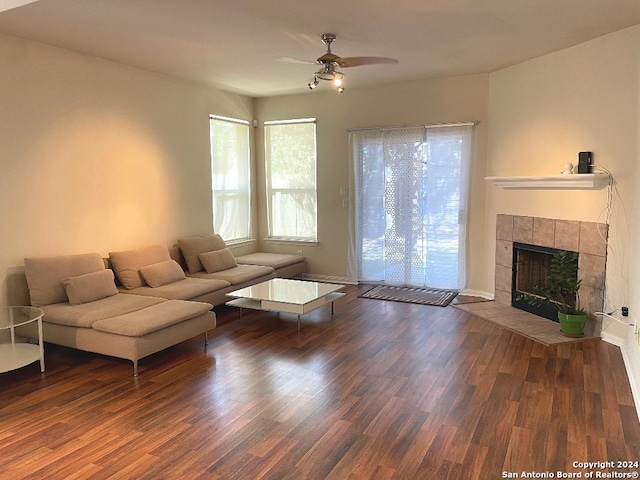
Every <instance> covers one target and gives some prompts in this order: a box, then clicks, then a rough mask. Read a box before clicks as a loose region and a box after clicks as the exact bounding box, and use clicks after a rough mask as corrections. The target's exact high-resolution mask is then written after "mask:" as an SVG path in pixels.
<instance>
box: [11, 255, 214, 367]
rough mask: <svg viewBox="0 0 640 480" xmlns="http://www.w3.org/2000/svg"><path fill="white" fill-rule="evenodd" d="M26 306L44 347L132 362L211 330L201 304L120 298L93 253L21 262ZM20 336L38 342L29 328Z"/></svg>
mask: <svg viewBox="0 0 640 480" xmlns="http://www.w3.org/2000/svg"><path fill="white" fill-rule="evenodd" d="M25 275H26V280H27V285H28V287H29V295H30V300H31V305H33V306H35V307H38V308H40V309H42V310H43V311H44V317H43V324H42V328H43V337H44V340H45V342H49V343H54V344H57V345H63V346H66V347H70V348H76V349H79V350H84V351H88V352H93V353H98V354H103V355H110V356H113V357H117V358H123V359H126V360H131V361H132V362H133V369H134V376H137V375H138V360H140V359H141V358H144V357H146V356H148V355H151V354H153V353H156V352H159V351H160V350H163V349H165V348H168V347H170V346H173V345H176V344H178V343H181V342H183V341H185V340H188V339H190V338H193V337H194V336H196V335H199V334H205V342H206V333H207V331H209V330H211V329H213V328H215V326H216V317H215V314H214V313H213V312H212V311H211V309H212V305H211V304H209V303H205V302H194V301H185V300H169V299H166V298H160V297H151V296H141V295H124V294H122V293H120V292H119V291H118V289H117V287H116V284H115V281H114V275H113V272H112V271H111V270H109V269H107V268H105V264H104V261H103V259H102V257H101V256H100V255H99V254H97V253H87V254H79V255H66V256H58V257H32V258H26V259H25ZM19 333H20V334H21V335H24V336H26V337H27V338H34V339H35V338H38V337H37V331H36V330H35V327H34V326H32V325H27V326H25V327H22V328H21V330H20V332H19Z"/></svg>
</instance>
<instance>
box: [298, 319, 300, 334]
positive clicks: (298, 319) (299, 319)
mask: <svg viewBox="0 0 640 480" xmlns="http://www.w3.org/2000/svg"><path fill="white" fill-rule="evenodd" d="M298 333H300V315H298Z"/></svg>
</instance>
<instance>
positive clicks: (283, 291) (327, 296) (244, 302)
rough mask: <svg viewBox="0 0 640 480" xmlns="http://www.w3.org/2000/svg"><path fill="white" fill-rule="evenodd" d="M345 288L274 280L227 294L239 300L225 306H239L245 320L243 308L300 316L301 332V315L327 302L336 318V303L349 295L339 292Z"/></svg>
mask: <svg viewBox="0 0 640 480" xmlns="http://www.w3.org/2000/svg"><path fill="white" fill-rule="evenodd" d="M342 288H344V285H338V284H333V283H319V282H309V281H305V280H292V279H289V278H273V279H271V280H267V281H266V282H262V283H258V284H256V285H252V286H250V287H246V288H241V289H240V290H235V291H233V292H229V293H227V296H229V297H234V298H235V299H234V300H230V301H228V302H226V304H225V305H230V306H232V307H239V308H240V319H241V320H242V309H243V308H250V309H252V310H265V311H271V312H278V313H293V314H296V315H297V316H298V332H299V331H300V317H301V315H304V314H305V313H307V312H310V311H311V310H315V309H316V308H318V307H321V306H322V305H326V304H327V303H330V304H331V315H333V302H334V301H335V300H337V299H338V298H340V297H342V296H344V295H345V294H344V293H342V292H339V291H338V290H340V289H342Z"/></svg>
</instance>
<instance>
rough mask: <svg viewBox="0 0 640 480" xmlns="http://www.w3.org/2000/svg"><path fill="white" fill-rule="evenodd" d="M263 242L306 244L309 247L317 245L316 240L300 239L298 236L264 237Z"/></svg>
mask: <svg viewBox="0 0 640 480" xmlns="http://www.w3.org/2000/svg"><path fill="white" fill-rule="evenodd" d="M264 241H265V243H271V244H273V245H307V246H309V247H317V246H318V241H317V240H301V239H299V238H265V239H264Z"/></svg>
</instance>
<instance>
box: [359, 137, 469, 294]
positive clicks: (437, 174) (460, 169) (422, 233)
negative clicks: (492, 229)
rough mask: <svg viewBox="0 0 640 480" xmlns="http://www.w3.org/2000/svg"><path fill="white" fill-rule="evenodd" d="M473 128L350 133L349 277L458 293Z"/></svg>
mask: <svg viewBox="0 0 640 480" xmlns="http://www.w3.org/2000/svg"><path fill="white" fill-rule="evenodd" d="M472 128H473V127H472V125H455V126H437V127H403V128H393V129H368V130H359V131H351V132H350V134H349V141H350V143H351V152H352V167H353V168H352V173H353V185H354V188H355V192H354V193H355V195H354V200H355V208H354V212H353V213H354V218H353V225H352V227H353V229H352V233H353V235H352V242H353V244H352V249H351V254H352V257H353V258H351V259H350V260H351V261H350V265H351V266H352V272H351V275H352V277H355V278H357V279H358V280H359V281H363V282H376V283H377V282H379V283H388V284H395V285H412V286H427V287H433V288H446V289H461V288H463V287H464V286H465V282H466V275H465V271H466V262H465V250H466V248H465V245H466V244H465V238H466V211H467V192H468V188H469V187H468V184H469V180H468V177H469V175H468V172H469V163H470V149H471V133H472Z"/></svg>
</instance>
